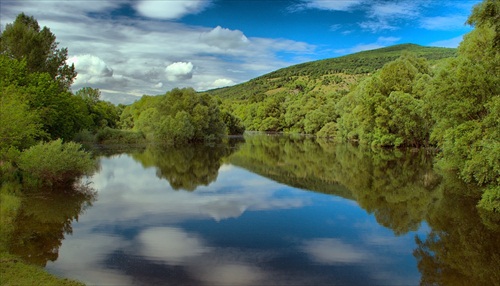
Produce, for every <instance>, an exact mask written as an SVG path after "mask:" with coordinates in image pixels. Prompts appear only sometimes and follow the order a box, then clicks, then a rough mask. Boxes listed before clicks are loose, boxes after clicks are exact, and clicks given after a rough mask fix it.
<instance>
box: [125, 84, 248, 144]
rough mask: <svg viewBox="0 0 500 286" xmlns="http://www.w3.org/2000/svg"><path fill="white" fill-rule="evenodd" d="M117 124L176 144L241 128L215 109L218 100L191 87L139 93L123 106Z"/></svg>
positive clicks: (209, 139)
mask: <svg viewBox="0 0 500 286" xmlns="http://www.w3.org/2000/svg"><path fill="white" fill-rule="evenodd" d="M120 127H121V128H122V129H124V130H131V131H134V132H139V133H141V134H143V135H144V136H145V138H146V139H147V140H148V141H154V142H163V143H176V144H178V143H185V142H199V141H213V140H219V139H221V138H223V137H225V136H226V135H228V134H242V133H243V132H244V130H245V128H244V127H243V125H242V124H241V122H240V120H239V119H237V118H236V117H234V116H233V115H232V114H230V113H229V112H227V111H225V110H221V109H219V103H218V101H216V100H215V99H214V98H212V97H211V96H209V95H208V94H206V93H197V92H196V91H194V89H192V88H184V89H178V88H176V89H173V90H171V91H169V92H167V93H166V94H164V95H160V96H143V97H142V98H141V99H140V100H139V101H137V102H135V103H133V104H131V105H129V106H127V107H125V109H124V110H123V112H122V114H121V117H120Z"/></svg>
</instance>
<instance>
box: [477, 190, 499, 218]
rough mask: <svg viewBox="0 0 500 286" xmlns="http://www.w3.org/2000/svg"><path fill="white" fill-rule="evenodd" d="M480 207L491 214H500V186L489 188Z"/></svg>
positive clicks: (480, 202) (482, 198)
mask: <svg viewBox="0 0 500 286" xmlns="http://www.w3.org/2000/svg"><path fill="white" fill-rule="evenodd" d="M478 206H479V207H480V208H483V209H485V210H487V211H490V212H496V213H500V186H490V187H488V188H487V189H486V190H485V191H484V193H483V196H482V197H481V201H479V204H478Z"/></svg>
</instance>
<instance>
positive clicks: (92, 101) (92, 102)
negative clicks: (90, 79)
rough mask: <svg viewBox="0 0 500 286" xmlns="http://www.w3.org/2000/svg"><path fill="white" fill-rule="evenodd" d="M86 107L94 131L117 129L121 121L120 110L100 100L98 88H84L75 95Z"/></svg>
mask: <svg viewBox="0 0 500 286" xmlns="http://www.w3.org/2000/svg"><path fill="white" fill-rule="evenodd" d="M75 95H76V97H80V98H81V99H82V100H83V102H84V103H85V105H86V108H87V112H88V113H89V116H90V118H91V120H92V124H91V126H90V127H92V128H93V130H94V131H95V130H97V129H101V128H105V127H110V128H116V127H117V126H118V121H119V120H120V115H119V113H121V112H120V111H119V108H118V107H117V106H115V105H113V104H112V103H110V102H106V101H102V100H100V97H101V91H100V90H99V89H96V88H91V87H84V88H81V89H80V90H78V91H77V92H76V93H75Z"/></svg>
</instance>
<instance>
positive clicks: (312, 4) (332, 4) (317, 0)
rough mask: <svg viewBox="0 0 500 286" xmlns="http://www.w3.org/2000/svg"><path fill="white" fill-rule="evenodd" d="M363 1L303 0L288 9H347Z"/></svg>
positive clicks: (363, 0)
mask: <svg viewBox="0 0 500 286" xmlns="http://www.w3.org/2000/svg"><path fill="white" fill-rule="evenodd" d="M363 2H366V1H365V0H337V1H325V0H304V1H302V2H301V3H299V4H297V5H294V6H292V7H291V8H290V9H291V10H292V11H296V10H304V9H319V10H330V11H349V10H351V9H352V8H353V7H356V6H359V5H360V4H362V3H363Z"/></svg>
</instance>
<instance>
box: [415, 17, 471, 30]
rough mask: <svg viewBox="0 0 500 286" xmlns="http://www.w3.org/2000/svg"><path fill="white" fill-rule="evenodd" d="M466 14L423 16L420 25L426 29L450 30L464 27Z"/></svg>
mask: <svg viewBox="0 0 500 286" xmlns="http://www.w3.org/2000/svg"><path fill="white" fill-rule="evenodd" d="M465 21H467V16H466V15H451V16H444V17H443V16H438V17H425V18H422V19H421V20H420V27H422V28H424V29H427V30H439V31H450V30H459V29H464V28H465Z"/></svg>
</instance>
